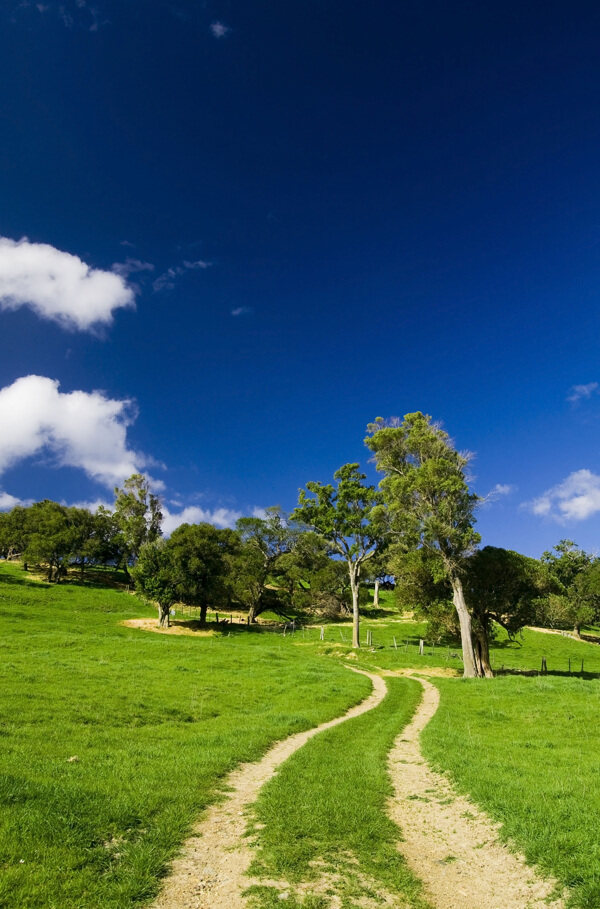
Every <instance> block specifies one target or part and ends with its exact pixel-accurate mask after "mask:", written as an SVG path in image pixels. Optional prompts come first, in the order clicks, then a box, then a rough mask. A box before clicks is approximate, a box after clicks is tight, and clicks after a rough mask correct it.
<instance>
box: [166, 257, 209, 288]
mask: <svg viewBox="0 0 600 909" xmlns="http://www.w3.org/2000/svg"><path fill="white" fill-rule="evenodd" d="M211 265H212V262H205V261H204V259H198V260H197V261H196V262H188V261H185V262H183V264H182V265H173V266H171V268H167V270H166V271H165V272H163V273H162V275H159V276H158V278H156V280H154V281H153V282H152V287H153V288H154V290H155V291H160V290H173V288H174V287H175V282H176V280H177V278H179V277H181V275H184V274H185V273H186V272H187V271H196V270H197V269H199V268H201V269H205V268H210V266H211Z"/></svg>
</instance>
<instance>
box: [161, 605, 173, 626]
mask: <svg viewBox="0 0 600 909" xmlns="http://www.w3.org/2000/svg"><path fill="white" fill-rule="evenodd" d="M170 617H171V608H170V606H163V604H162V603H159V604H158V624H159V626H160V627H161V628H164V627H165V626H166V627H167V628H170V626H171V618H170Z"/></svg>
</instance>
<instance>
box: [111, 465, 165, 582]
mask: <svg viewBox="0 0 600 909" xmlns="http://www.w3.org/2000/svg"><path fill="white" fill-rule="evenodd" d="M115 497H116V498H115V506H114V516H115V521H116V524H117V527H118V528H119V531H120V534H121V544H122V560H123V569H124V571H125V573H126V574H128V566H129V564H130V563H131V562H135V560H136V559H137V558H138V555H139V552H140V549H141V547H142V546H143V544H144V543H153V542H154V541H155V540H157V539H158V538H159V536H160V535H161V530H160V524H161V521H162V513H161V510H160V501H159V499H158V496H155V495H153V493H151V492H150V486H149V483H148V480H147V479H146V478H145V477H144V476H143V475H142V474H141V473H134V474H132V475H131V476H130V477H129V479H127V480H125V482H124V484H123V488H122V489H119V488H118V487H115Z"/></svg>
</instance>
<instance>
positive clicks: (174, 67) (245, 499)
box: [0, 0, 600, 555]
mask: <svg viewBox="0 0 600 909" xmlns="http://www.w3.org/2000/svg"><path fill="white" fill-rule="evenodd" d="M216 24H217V25H216ZM218 24H220V25H221V26H222V28H220V27H219V25H218ZM211 26H213V28H211ZM215 32H217V34H215ZM219 32H224V34H220V35H219V34H218V33H219ZM0 129H1V134H0V137H1V142H0V235H1V236H4V237H8V238H11V239H12V240H19V239H20V238H22V237H23V236H27V237H28V238H29V240H30V241H32V242H35V243H45V244H50V245H51V246H53V247H55V248H56V249H57V250H61V251H64V252H68V253H72V254H75V255H77V256H79V257H80V258H81V259H82V260H84V261H85V262H86V263H87V264H88V265H91V266H93V267H95V268H100V269H106V270H108V269H110V268H111V267H112V265H113V263H115V262H124V261H125V260H126V258H127V257H128V256H129V257H131V258H135V259H137V260H140V261H142V262H144V263H150V264H152V265H153V266H154V270H153V271H150V270H149V269H147V270H145V271H141V272H139V273H137V274H131V276H130V277H129V280H130V281H132V282H136V284H137V285H138V292H137V298H136V303H137V306H136V309H135V310H134V309H122V310H118V311H117V312H116V313H115V318H114V323H113V324H112V325H111V326H109V327H107V328H105V329H103V330H102V331H100V332H98V331H95V332H93V333H91V332H86V331H73V330H66V329H65V328H63V327H61V326H60V325H58V324H56V323H55V322H52V321H48V320H46V319H42V318H40V317H39V315H36V314H35V313H34V312H32V311H31V309H30V308H27V307H20V308H18V309H15V310H14V311H4V312H0V388H3V387H5V386H8V385H11V384H12V383H13V382H15V380H16V379H18V378H20V377H23V376H27V375H29V374H37V375H39V376H46V377H49V378H51V379H56V380H59V381H60V389H61V391H62V392H71V391H74V390H82V391H86V392H91V391H93V390H96V389H101V390H103V391H104V392H105V394H106V395H107V396H109V397H110V398H114V399H125V398H127V399H134V400H135V402H136V405H137V411H138V415H137V419H136V420H135V422H134V423H133V424H132V425H131V426H130V428H129V430H128V440H129V444H130V446H131V447H132V448H133V449H135V450H136V451H142V452H145V453H146V454H148V455H151V456H153V457H154V458H156V459H157V460H159V461H161V462H163V463H164V465H166V469H161V468H158V467H157V468H156V469H153V470H152V471H151V472H152V474H153V475H154V476H156V477H159V478H160V479H161V480H162V481H163V483H165V490H164V496H165V499H166V501H167V503H168V502H169V501H170V500H174V501H176V502H179V503H181V504H180V505H174V504H172V503H171V504H170V505H168V507H169V508H170V509H171V511H173V512H175V511H177V510H178V509H181V508H182V507H185V506H188V505H191V504H195V505H198V506H200V507H202V508H204V509H207V510H213V509H215V508H218V507H225V508H228V509H232V510H233V511H244V512H246V513H247V512H248V511H251V510H252V509H253V508H254V507H261V506H266V505H270V504H275V503H279V504H281V505H282V506H284V507H287V508H291V507H292V506H293V505H294V504H295V501H296V494H297V489H298V487H299V486H301V485H303V484H304V483H305V482H306V481H307V480H309V479H321V480H324V481H326V480H328V479H329V478H330V476H331V474H332V472H333V470H335V469H336V468H337V467H338V466H339V465H340V464H342V463H344V462H346V461H354V460H358V461H361V462H362V463H364V464H365V465H366V462H367V452H366V450H365V449H364V448H363V445H362V439H363V437H364V434H365V433H364V430H365V426H366V424H367V422H369V421H370V420H372V419H373V418H374V417H375V416H377V415H382V416H391V415H403V414H404V413H407V412H410V411H413V410H423V411H425V412H427V413H430V414H432V415H433V417H434V418H436V419H438V420H442V421H443V423H444V426H445V428H446V429H447V430H448V431H449V432H450V434H451V435H452V436H453V437H454V438H455V440H456V443H457V445H458V447H459V448H464V449H469V450H471V451H473V452H475V454H476V457H475V460H474V462H473V472H474V475H475V482H474V486H475V489H476V490H477V491H478V492H480V493H481V494H486V493H488V492H489V491H490V490H491V489H492V488H493V487H495V486H496V484H501V485H502V486H503V487H508V486H510V487H511V489H510V491H508V490H507V489H503V490H502V494H501V495H499V496H498V497H497V498H496V500H495V502H493V503H490V504H489V505H487V506H486V507H485V508H484V509H482V510H481V512H480V516H479V530H480V531H481V533H482V534H483V541H484V543H491V544H494V545H503V546H507V547H510V548H516V549H519V550H521V551H524V552H527V553H530V554H532V555H537V554H539V553H540V552H541V550H542V549H544V548H548V547H550V546H551V545H552V544H553V543H554V542H556V541H557V540H558V539H560V538H561V537H565V536H567V537H571V538H573V539H575V540H576V541H577V542H579V543H580V544H581V545H583V546H585V547H586V548H590V549H595V548H596V547H598V546H599V543H600V456H599V444H598V443H599V441H600V421H599V420H600V395H598V390H597V388H596V387H595V386H594V383H596V382H600V366H599V364H598V352H597V351H598V328H599V325H598V323H599V316H598V302H597V297H598V283H599V277H600V167H599V163H598V162H599V148H600V7H598V4H596V3H579V4H578V3H571V4H568V5H566V4H564V3H560V4H559V3H548V2H545V3H543V4H542V3H529V4H523V3H513V2H502V3H490V2H486V3H466V2H465V3H455V4H448V3H442V2H437V3H435V2H423V0H420V2H414V3H404V2H402V3H398V2H383V0H372V2H371V3H369V4H364V3H357V2H353V0H345V2H341V0H338V2H328V0H318V2H302V3H292V2H286V3H272V2H269V3H267V2H255V0H246V2H240V0H237V2H234V0H230V2H206V3H197V2H193V0H181V2H179V3H176V2H169V0H164V2H159V0H146V2H142V0H127V2H124V0H121V2H119V3H117V2H112V0H97V2H95V0H94V2H91V0H85V2H82V0H80V2H79V3H77V2H75V0H73V2H69V0H65V2H64V4H62V5H61V4H59V3H55V2H54V0H44V3H43V4H38V5H36V3H33V2H18V0H15V2H14V3H12V2H11V0H5V2H4V3H3V4H2V12H1V14H0ZM124 241H125V244H124ZM199 260H201V261H203V262H205V263H211V264H210V266H209V267H206V268H201V267H197V268H194V269H192V268H188V267H186V266H185V265H184V264H183V263H184V262H196V261H199ZM169 268H171V269H174V270H177V271H178V272H179V273H176V274H175V275H174V276H172V279H168V281H167V280H165V281H163V282H162V283H163V284H165V283H167V284H171V285H173V286H171V287H169V286H167V287H164V286H163V287H162V288H161V287H160V283H161V282H160V276H161V275H164V274H165V273H166V272H167V270H168V269H169ZM157 279H159V283H158V287H159V289H158V290H155V289H153V282H156V281H157ZM239 310H242V311H241V312H239ZM236 311H238V314H237V315H232V312H236ZM574 386H586V389H585V390H584V391H583V392H581V391H580V392H573V387H574ZM569 397H571V398H573V397H574V398H577V399H578V400H575V401H569V400H568V398H569ZM1 434H2V427H1V426H0V440H1ZM369 469H370V468H369ZM576 471H587V473H585V474H581V473H579V474H576V476H575V477H574V478H573V477H571V475H572V474H573V473H575V472H576ZM569 477H571V479H570V480H569V481H568V483H567V485H565V486H563V487H561V489H562V491H561V489H559V490H558V491H555V492H554V493H553V494H551V495H550V498H549V500H548V507H545V506H544V505H542V506H539V505H538V508H537V511H538V512H543V511H546V512H547V513H545V514H544V513H537V514H533V513H532V511H531V508H528V507H527V506H524V505H523V503H527V502H531V501H532V500H535V499H539V497H540V496H542V495H543V494H544V493H545V492H546V491H548V490H552V489H554V488H555V487H557V486H558V485H559V484H564V483H565V481H567V478H569ZM0 489H1V490H4V491H5V492H6V493H9V494H11V495H13V496H16V497H21V498H29V497H34V498H40V497H43V496H49V497H52V498H56V499H60V500H64V501H69V502H70V501H81V500H83V499H85V500H90V501H91V500H94V499H97V498H100V499H102V498H108V500H110V498H111V496H110V492H109V491H108V490H107V489H106V488H104V487H103V486H102V484H101V483H98V482H95V481H93V480H91V479H90V477H89V476H88V475H86V473H85V471H83V470H80V469H77V468H76V467H68V468H64V467H63V468H58V467H56V466H55V461H53V459H52V457H51V456H50V455H49V454H48V453H47V452H46V453H40V452H37V454H36V455H35V457H33V458H23V459H21V460H15V461H13V462H12V466H11V467H10V468H9V469H6V471H5V472H4V474H3V475H2V476H0ZM561 502H562V504H563V513H564V514H566V515H567V517H566V518H563V520H562V522H559V521H557V520H556V519H555V517H553V515H554V514H555V513H558V512H559V509H560V504H561ZM582 515H585V517H583V518H582V517H581V516H582Z"/></svg>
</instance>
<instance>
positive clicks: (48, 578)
mask: <svg viewBox="0 0 600 909" xmlns="http://www.w3.org/2000/svg"><path fill="white" fill-rule="evenodd" d="M46 579H47V581H48V583H49V584H50V583H51V582H52V563H50V564H49V565H48V574H47V576H46Z"/></svg>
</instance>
